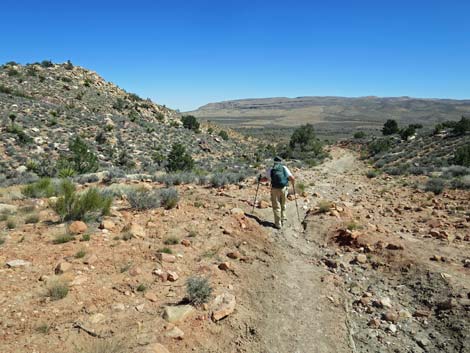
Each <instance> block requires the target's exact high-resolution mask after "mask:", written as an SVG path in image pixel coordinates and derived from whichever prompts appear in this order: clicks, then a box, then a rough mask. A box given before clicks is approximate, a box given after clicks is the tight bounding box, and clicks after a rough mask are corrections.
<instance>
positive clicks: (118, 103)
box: [113, 98, 126, 111]
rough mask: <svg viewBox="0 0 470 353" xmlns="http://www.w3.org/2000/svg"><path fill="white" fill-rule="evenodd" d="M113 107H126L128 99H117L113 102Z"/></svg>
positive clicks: (118, 108) (120, 108)
mask: <svg viewBox="0 0 470 353" xmlns="http://www.w3.org/2000/svg"><path fill="white" fill-rule="evenodd" d="M113 108H114V109H116V110H119V111H121V110H123V109H124V108H126V101H125V100H124V99H122V98H118V99H116V101H115V102H114V103H113Z"/></svg>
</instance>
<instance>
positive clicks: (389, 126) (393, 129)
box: [382, 119, 399, 136]
mask: <svg viewBox="0 0 470 353" xmlns="http://www.w3.org/2000/svg"><path fill="white" fill-rule="evenodd" d="M398 132H399V129H398V123H397V121H396V120H393V119H389V120H387V121H386V122H385V124H384V126H383V128H382V134H383V135H384V136H388V135H393V134H397V133H398Z"/></svg>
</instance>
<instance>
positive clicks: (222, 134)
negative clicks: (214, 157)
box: [219, 130, 229, 141]
mask: <svg viewBox="0 0 470 353" xmlns="http://www.w3.org/2000/svg"><path fill="white" fill-rule="evenodd" d="M219 136H220V137H221V138H222V140H224V141H227V140H228V139H229V136H228V133H227V131H225V130H220V131H219Z"/></svg>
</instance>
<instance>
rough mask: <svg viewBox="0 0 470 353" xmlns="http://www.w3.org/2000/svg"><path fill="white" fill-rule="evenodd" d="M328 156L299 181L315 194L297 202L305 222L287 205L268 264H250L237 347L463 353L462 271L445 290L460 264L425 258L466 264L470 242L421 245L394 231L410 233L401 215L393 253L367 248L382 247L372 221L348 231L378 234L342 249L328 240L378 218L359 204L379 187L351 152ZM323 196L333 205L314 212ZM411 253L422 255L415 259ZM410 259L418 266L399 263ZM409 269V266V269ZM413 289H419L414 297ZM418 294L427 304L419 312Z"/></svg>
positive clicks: (264, 213)
mask: <svg viewBox="0 0 470 353" xmlns="http://www.w3.org/2000/svg"><path fill="white" fill-rule="evenodd" d="M331 154H332V159H331V160H329V161H328V162H326V163H324V164H323V165H321V166H319V167H317V168H314V169H312V170H306V171H299V174H298V175H297V177H298V179H299V180H302V182H304V183H306V184H308V185H309V186H308V188H307V194H309V195H313V198H304V199H300V200H299V209H300V212H301V217H302V220H303V225H300V224H299V222H298V221H297V214H296V209H295V207H296V206H295V202H293V201H291V202H289V203H288V206H287V213H288V218H289V222H288V225H287V226H286V227H284V229H282V230H280V231H278V230H275V229H272V231H271V233H272V234H271V237H270V238H269V239H270V241H271V245H272V247H271V248H269V249H270V250H269V252H268V253H269V255H270V260H269V261H268V262H267V263H259V264H258V266H257V268H252V269H251V271H250V276H251V278H250V277H249V278H246V282H247V283H248V285H247V286H246V288H247V290H246V292H245V295H246V296H247V297H248V298H249V299H248V301H249V303H250V305H251V310H252V311H251V312H250V315H249V317H250V318H249V320H248V321H249V322H250V327H251V330H247V331H249V332H250V333H251V337H250V339H246V340H244V341H242V342H243V344H242V345H241V347H240V350H239V351H240V352H263V353H284V352H289V353H290V352H292V353H314V352H468V351H469V349H470V348H469V347H470V346H469V342H468V334H469V333H470V331H469V327H470V326H469V320H468V318H469V316H468V308H469V307H468V305H469V300H468V299H469V298H468V295H469V294H470V292H469V284H470V283H469V279H468V275H467V276H463V277H460V278H459V280H458V281H457V282H459V283H458V284H457V283H454V284H451V283H450V282H449V281H451V280H452V279H454V276H456V277H457V276H459V275H462V274H466V272H465V270H463V266H462V262H460V264H456V266H455V267H456V271H457V272H456V273H452V274H449V273H450V272H449V268H448V266H445V267H447V268H445V269H444V268H442V265H439V266H440V267H439V268H438V269H437V271H438V272H437V273H436V268H433V266H435V264H436V262H435V261H430V258H431V257H430V256H431V254H432V253H435V252H437V251H439V252H441V253H442V252H446V253H452V254H453V255H454V256H455V255H457V256H460V257H461V259H462V261H465V259H466V256H468V253H465V251H464V249H467V250H468V243H466V244H456V245H455V246H450V244H447V246H442V244H441V245H437V244H435V242H434V241H433V240H432V239H428V238H429V237H425V238H424V239H419V240H418V239H416V235H413V234H406V237H405V236H404V235H399V232H403V231H404V229H403V227H405V228H406V227H407V225H406V222H402V221H401V219H399V222H396V223H393V224H390V225H389V226H390V227H392V226H393V228H390V229H389V231H391V233H394V232H396V233H395V234H394V236H395V238H391V236H389V235H388V234H385V237H386V241H387V242H389V243H388V244H387V243H385V245H384V246H385V248H386V249H387V248H389V249H391V250H389V251H388V253H392V254H388V253H387V251H385V253H383V252H381V253H376V251H375V250H372V248H371V247H370V243H372V244H373V243H374V242H375V243H376V244H377V243H380V242H384V241H385V240H384V237H383V235H382V234H380V233H378V234H377V232H376V231H377V227H376V226H375V225H372V224H367V225H361V226H357V228H360V230H357V231H356V230H354V231H352V232H349V233H350V234H354V233H359V232H361V233H364V234H367V233H370V232H369V231H368V228H371V229H373V230H374V232H373V233H375V234H374V236H375V237H376V239H375V240H374V241H373V242H371V241H370V238H369V239H368V243H367V244H366V243H363V244H362V246H358V247H357V248H355V249H344V248H341V247H339V246H338V244H337V243H335V242H334V241H332V236H333V235H335V234H337V232H338V230H340V231H343V230H344V229H345V228H351V229H355V227H353V226H351V225H352V224H355V223H354V222H357V223H359V222H364V220H365V219H368V220H371V219H373V218H375V217H373V216H372V215H371V214H372V213H373V212H371V213H366V214H363V213H362V211H363V208H366V209H367V208H369V207H377V206H379V205H377V204H375V205H374V204H369V203H368V202H365V201H366V199H367V194H368V193H376V192H378V190H376V188H377V186H376V185H373V184H372V182H371V181H369V180H368V179H367V178H365V177H364V168H366V166H365V165H364V163H363V162H360V161H359V160H358V159H357V157H356V155H355V154H353V153H352V152H350V151H347V150H344V149H337V148H333V150H332V151H331ZM387 182H389V181H387ZM371 186H373V188H371ZM398 188H399V187H397V189H398ZM400 191H401V190H398V192H400ZM400 196H401V197H402V199H401V200H398V199H395V200H394V201H401V202H406V197H403V196H405V195H400ZM362 197H364V199H363V200H362V202H358V201H359V200H358V198H359V199H361V198H362ZM325 200H331V201H332V204H333V205H334V206H332V208H331V209H330V210H328V211H327V212H326V213H322V212H318V207H317V208H316V206H317V205H318V204H319V203H320V204H321V203H324V202H325ZM368 201H369V200H368ZM380 206H382V205H380ZM320 207H321V206H320ZM312 210H315V211H314V212H312ZM369 211H370V210H369ZM255 214H256V215H257V216H258V217H259V218H260V219H271V217H272V214H271V209H262V210H260V209H258V210H256V212H255ZM393 216H395V215H393ZM398 218H400V217H398ZM379 220H380V221H381V222H379V224H380V226H383V225H388V224H387V223H388V222H387V220H386V219H379ZM412 222H413V220H411V223H412ZM304 228H305V230H304ZM363 228H364V229H363ZM379 231H380V230H379ZM354 235H357V234H354ZM359 238H360V237H359ZM395 242H398V243H399V245H397V244H395ZM390 244H391V245H390ZM367 246H368V247H369V248H367ZM416 247H417V248H419V249H420V250H421V254H422V256H421V255H419V256H416V255H415V253H414V252H415V250H416ZM368 249H369V250H368ZM438 249H439V250H438ZM457 249H459V250H457ZM409 252H411V255H410V254H409ZM395 253H404V254H400V255H399V256H395ZM428 254H429V256H428ZM376 256H377V257H376ZM412 257H414V259H413V260H414V265H410V263H411V262H410V261H409V260H408V259H407V260H404V259H405V258H412ZM377 258H380V260H378V259H377ZM447 262H448V264H447V265H449V264H450V263H451V262H452V261H449V260H447ZM404 263H405V264H406V265H405V266H403V264H404ZM406 269H411V270H410V271H409V272H408V273H405V271H406ZM415 269H416V271H415ZM444 271H445V272H444ZM417 286H421V287H422V288H421V291H422V292H420V293H416V292H413V290H415V291H416V290H418V289H417ZM423 287H424V288H423ZM418 292H419V290H418ZM417 296H418V297H421V301H420V299H418V298H417ZM423 296H427V297H426V298H425V300H424V303H428V306H430V307H431V308H429V307H428V308H425V309H423V307H424V306H425V305H423V300H422V299H423ZM449 297H457V299H449ZM445 303H453V304H449V306H448V307H446V309H444V311H440V310H439V305H441V306H442V305H444V306H445ZM436 306H437V309H436ZM434 310H435V312H433V311H434ZM247 336H250V335H247ZM245 337H246V336H245Z"/></svg>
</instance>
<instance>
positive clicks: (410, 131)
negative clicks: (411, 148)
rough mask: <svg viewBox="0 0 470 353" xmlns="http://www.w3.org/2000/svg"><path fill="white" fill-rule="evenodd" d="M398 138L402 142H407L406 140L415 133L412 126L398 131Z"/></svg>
mask: <svg viewBox="0 0 470 353" xmlns="http://www.w3.org/2000/svg"><path fill="white" fill-rule="evenodd" d="M399 133H400V137H401V139H402V140H403V141H408V139H409V138H410V137H411V136H413V135H414V134H415V133H416V128H415V127H414V126H413V125H409V126H408V127H406V128H404V129H401V130H400V132H399Z"/></svg>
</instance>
